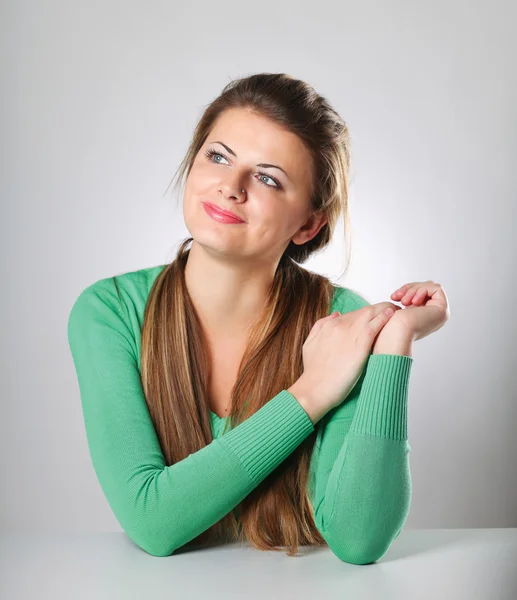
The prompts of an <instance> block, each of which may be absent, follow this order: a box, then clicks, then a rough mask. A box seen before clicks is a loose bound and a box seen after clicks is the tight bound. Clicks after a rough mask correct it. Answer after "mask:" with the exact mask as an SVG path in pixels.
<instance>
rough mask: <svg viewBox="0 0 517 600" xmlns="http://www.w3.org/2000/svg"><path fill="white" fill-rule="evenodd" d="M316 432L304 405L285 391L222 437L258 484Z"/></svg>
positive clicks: (223, 441)
mask: <svg viewBox="0 0 517 600" xmlns="http://www.w3.org/2000/svg"><path fill="white" fill-rule="evenodd" d="M313 431H314V424H313V422H312V421H311V419H310V417H309V415H308V414H307V413H306V412H305V410H304V409H303V407H302V405H301V404H300V403H299V402H298V400H297V399H296V398H295V397H294V396H293V395H292V394H291V393H290V392H288V391H287V390H282V391H281V392H279V393H278V394H277V395H276V396H274V397H273V398H272V399H271V400H269V401H268V402H267V403H266V404H265V405H264V406H263V407H262V408H260V409H259V410H258V411H257V412H256V413H254V414H253V415H251V417H249V418H248V419H246V420H245V421H244V422H242V423H240V424H239V425H238V426H237V427H235V428H234V429H231V430H230V431H228V432H227V433H226V434H225V435H224V436H222V437H221V438H219V439H220V441H221V443H222V444H225V445H226V446H227V447H228V448H229V449H230V450H231V451H232V452H233V453H234V454H235V455H236V456H237V457H238V459H239V460H240V461H241V463H242V465H243V466H244V469H245V470H246V472H247V473H248V475H249V476H250V478H251V480H252V481H253V482H254V483H255V484H256V485H258V484H259V483H260V482H261V481H262V480H263V479H265V477H266V476H267V475H269V473H271V472H272V471H273V470H274V469H275V468H276V467H277V466H278V465H279V464H280V463H281V462H282V461H284V460H285V459H286V458H287V457H288V456H289V455H290V454H291V453H292V452H293V451H294V450H295V448H297V447H298V446H299V445H300V444H301V443H302V442H303V440H304V439H305V438H306V437H307V436H308V435H309V434H310V433H312V432H313Z"/></svg>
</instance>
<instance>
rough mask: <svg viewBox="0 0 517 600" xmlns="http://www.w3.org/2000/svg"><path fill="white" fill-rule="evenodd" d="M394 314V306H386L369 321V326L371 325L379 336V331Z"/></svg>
mask: <svg viewBox="0 0 517 600" xmlns="http://www.w3.org/2000/svg"><path fill="white" fill-rule="evenodd" d="M394 314H395V311H394V310H393V308H391V306H388V307H387V308H384V310H381V311H380V312H379V313H378V314H376V315H375V317H374V318H373V319H372V320H371V321H370V322H369V323H368V326H369V327H370V329H371V331H372V333H373V334H374V336H377V334H378V333H379V331H380V330H381V329H382V328H383V327H384V325H386V323H387V322H388V321H389V320H390V318H391V317H392V315H394Z"/></svg>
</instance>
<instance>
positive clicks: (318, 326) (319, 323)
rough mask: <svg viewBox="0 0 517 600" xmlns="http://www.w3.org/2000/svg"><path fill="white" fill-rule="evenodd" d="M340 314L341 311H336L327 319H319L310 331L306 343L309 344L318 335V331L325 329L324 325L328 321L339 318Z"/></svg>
mask: <svg viewBox="0 0 517 600" xmlns="http://www.w3.org/2000/svg"><path fill="white" fill-rule="evenodd" d="M340 314H341V313H340V312H339V311H337V310H335V311H334V312H333V313H330V315H327V316H326V317H323V318H321V319H318V320H317V321H316V323H314V325H313V326H312V329H311V330H310V332H309V335H308V336H307V339H306V340H305V341H306V342H308V341H309V339H312V338H313V337H314V336H315V335H316V334H317V333H318V331H319V330H320V329H321V328H322V327H323V324H324V323H325V322H326V321H330V320H331V319H333V318H334V317H337V316H339V315H340Z"/></svg>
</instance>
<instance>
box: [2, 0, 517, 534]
mask: <svg viewBox="0 0 517 600" xmlns="http://www.w3.org/2000/svg"><path fill="white" fill-rule="evenodd" d="M1 12H2V14H1V18H0V23H1V28H2V30H1V32H0V33H1V42H0V43H1V44H2V46H1V48H0V50H1V52H0V57H1V61H2V64H1V68H2V71H1V73H2V90H3V93H2V110H1V135H0V139H1V140H2V144H1V150H2V161H1V164H2V166H1V169H2V171H1V190H0V191H1V198H2V203H1V208H2V218H1V225H2V231H1V233H2V235H1V242H2V246H3V248H2V258H3V261H2V262H3V265H2V269H3V283H4V284H3V288H2V293H1V307H0V308H1V315H2V336H1V337H2V360H1V369H2V370H1V380H0V386H1V399H2V418H1V419H0V428H1V429H0V456H1V461H2V462H1V473H0V479H1V482H2V490H1V519H0V526H1V527H2V528H3V529H6V530H7V529H21V530H57V531H67V530H76V531H121V529H120V527H119V525H118V523H117V521H116V519H115V517H114V516H113V514H112V513H111V510H110V508H109V506H108V504H107V502H106V500H105V499H104V496H103V494H102V490H101V489H100V487H99V485H98V483H97V480H96V478H95V474H94V471H93V468H92V465H91V462H90V457H89V454H88V449H87V443H86V436H85V431H84V425H83V420H82V413H81V404H80V397H79V389H78V384H77V379H76V374H75V370H74V366H73V362H72V357H71V355H70V352H69V347H68V343H67V336H66V332H67V320H68V315H69V311H70V309H71V307H72V304H73V302H74V301H75V299H76V298H77V296H78V295H79V293H80V292H81V291H82V290H83V289H84V288H85V287H86V286H87V285H89V284H90V283H93V282H94V281H96V280H98V279H100V278H103V277H108V276H111V275H114V274H118V273H122V272H126V271H133V270H137V269H140V268H144V267H148V266H153V265H157V264H163V263H165V262H168V261H170V260H171V259H172V258H173V256H174V255H175V252H176V249H177V244H178V242H179V241H180V240H181V239H183V238H184V237H186V236H187V235H188V231H187V230H186V228H185V226H184V222H183V215H182V212H181V206H179V207H178V208H176V204H175V201H174V199H173V197H172V196H171V195H170V194H168V195H164V192H165V189H166V188H167V185H168V184H169V181H170V179H171V177H172V175H173V173H174V171H175V169H176V167H177V166H178V164H179V161H180V160H181V158H182V156H183V153H184V151H185V149H186V147H187V144H188V142H189V140H190V136H191V134H192V130H193V127H194V126H195V124H196V122H197V119H198V118H199V117H200V115H201V111H202V109H203V107H204V106H205V105H206V104H208V103H209V102H210V101H211V100H212V99H213V98H214V97H215V96H216V95H217V94H218V93H219V92H220V91H221V89H222V87H223V86H224V85H225V84H226V83H227V82H228V81H230V80H231V79H232V78H235V77H239V76H242V75H248V74H251V73H253V72H261V71H269V72H287V73H290V74H292V75H294V76H296V77H298V78H301V79H305V80H307V81H308V82H310V83H311V84H313V85H314V86H315V88H316V90H317V91H318V92H320V93H322V94H324V95H325V96H327V98H328V99H329V100H330V101H331V103H332V104H333V105H334V107H335V108H336V109H337V110H338V111H339V112H340V113H341V114H342V115H343V117H344V118H345V120H346V121H347V123H348V126H349V129H350V132H351V136H352V144H353V147H352V153H353V161H354V166H353V172H352V182H351V218H352V226H353V232H352V245H353V251H352V265H351V267H350V270H349V273H348V275H347V277H346V278H345V279H343V280H339V281H337V282H338V283H340V284H341V285H346V286H349V287H352V288H354V289H355V290H357V291H359V292H360V293H361V294H363V295H364V296H365V297H366V298H367V299H368V300H369V301H370V302H380V301H383V300H388V299H389V294H390V293H391V292H392V291H393V290H395V289H396V288H397V287H399V286H401V285H402V284H404V283H406V282H410V281H423V280H427V279H431V280H434V281H435V282H438V283H441V284H442V285H443V286H444V288H445V290H446V292H447V295H448V298H449V302H450V307H451V318H450V320H449V322H448V323H447V324H446V326H445V327H444V328H442V329H441V330H439V331H438V332H436V333H435V334H432V335H430V336H429V337H427V338H425V339H423V340H420V341H418V342H416V343H415V345H414V349H413V356H414V364H413V371H412V376H411V384H410V403H409V426H408V432H409V441H410V444H411V448H412V450H411V455H410V459H411V472H412V482H413V496H412V506H411V512H410V515H409V517H408V521H407V524H406V528H408V529H411V528H427V527H429V528H464V527H515V526H517V494H516V488H517V474H516V473H517V470H516V468H515V459H516V458H517V435H516V429H517V390H516V387H517V386H516V366H517V365H516V361H515V354H514V352H515V334H516V325H515V322H516V319H515V292H516V286H515V274H516V265H515V262H516V260H515V256H516V254H517V253H516V247H515V238H514V236H513V233H514V228H515V224H516V222H517V219H516V216H517V214H516V213H517V209H516V204H517V202H516V191H517V176H516V169H515V162H516V158H517V152H516V145H517V142H516V139H517V138H516V114H517V93H516V91H517V86H516V80H517V69H516V68H515V56H517V42H516V37H515V35H514V31H513V26H514V24H515V22H516V20H517V19H516V17H517V14H516V8H515V4H514V3H510V2H502V1H495V2H494V1H492V2H488V1H486V2H477V3H474V2H466V1H463V2H460V1H453V2H451V1H447V2H444V1H441V2H433V3H432V4H428V3H422V2H421V3H416V2H411V1H409V0H408V1H406V2H394V1H391V2H389V3H384V2H364V1H362V2H356V3H351V2H337V1H336V2H324V1H319V2H316V3H314V2H304V3H300V2H291V1H290V2H286V1H284V2H268V1H266V2H261V3H259V4H257V3H250V4H245V3H243V2H232V1H228V0H226V1H225V2H222V3H217V2H202V3H199V2H197V3H196V2H194V3H187V2H183V3H180V2H172V1H170V2H164V1H161V2H146V3H144V2H128V1H127V0H124V1H123V2H122V1H119V2H115V1H106V0H103V1H102V2H98V1H97V2H88V3H86V2H77V1H70V0H68V1H66V2H65V1H61V2H56V1H47V2H37V1H35V0H33V1H27V0H25V1H23V0H17V1H16V2H14V1H11V2H3V3H2V5H1ZM341 226H342V221H340V222H339V224H338V230H337V232H338V235H337V237H336V239H335V240H334V243H333V245H332V247H331V248H330V249H329V250H328V251H327V252H326V253H324V254H322V255H320V256H318V257H316V258H314V259H313V260H312V261H310V262H309V263H307V264H306V266H307V267H308V268H310V269H311V270H314V271H317V272H321V273H324V274H326V275H327V276H329V277H331V278H335V277H337V276H338V275H339V274H340V273H341V272H342V270H343V268H344V265H345V260H344V251H345V242H344V240H343V239H342V235H341V236H340V235H339V231H340V228H341Z"/></svg>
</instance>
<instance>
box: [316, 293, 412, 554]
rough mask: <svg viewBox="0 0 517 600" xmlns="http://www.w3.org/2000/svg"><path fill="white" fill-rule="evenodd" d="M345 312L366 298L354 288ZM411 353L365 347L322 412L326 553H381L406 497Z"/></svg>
mask: <svg viewBox="0 0 517 600" xmlns="http://www.w3.org/2000/svg"><path fill="white" fill-rule="evenodd" d="M352 297H353V298H354V300H355V302H354V303H353V305H352V304H350V303H349V304H345V305H341V306H340V305H339V304H338V305H336V306H334V307H333V309H334V310H339V311H340V312H342V313H343V312H346V311H348V310H356V309H357V308H360V307H361V306H365V305H367V304H369V303H368V302H367V301H366V300H364V298H362V297H361V296H358V295H357V294H354V295H353V296H352ZM412 364H413V358H412V357H410V356H403V355H396V354H372V353H371V351H370V356H369V358H368V361H367V363H366V367H365V369H364V371H363V373H362V374H361V377H360V378H359V380H358V382H357V384H356V385H355V387H354V388H353V390H352V391H351V393H350V394H349V396H347V398H346V399H345V401H344V402H343V403H342V404H340V405H339V406H337V407H335V408H334V409H333V410H331V411H329V412H328V413H327V414H326V415H325V417H323V419H322V420H321V422H320V423H317V425H319V426H320V431H319V432H318V437H317V442H316V446H315V450H314V453H313V461H314V466H313V467H312V468H311V470H312V469H313V477H312V479H311V481H312V484H311V485H312V492H313V506H314V512H315V523H316V525H317V527H318V530H319V531H320V533H321V535H322V536H323V537H324V539H325V541H326V542H327V543H328V545H329V547H330V549H331V550H332V551H333V553H334V554H335V555H336V556H337V557H338V558H340V559H341V560H343V561H345V562H349V563H353V564H368V563H371V562H375V561H376V560H378V559H379V558H381V557H382V556H383V555H384V554H385V553H386V551H387V550H388V548H389V546H390V545H391V543H392V542H393V541H394V539H395V538H396V537H397V536H398V535H399V533H400V531H401V530H402V527H403V526H404V523H405V521H406V519H407V516H408V513H409V509H410V504H411V473H410V464H409V453H410V450H411V446H410V444H409V442H408V436H407V408H408V389H409V377H410V373H411V366H412Z"/></svg>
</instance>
